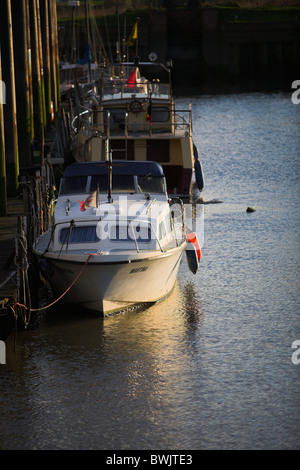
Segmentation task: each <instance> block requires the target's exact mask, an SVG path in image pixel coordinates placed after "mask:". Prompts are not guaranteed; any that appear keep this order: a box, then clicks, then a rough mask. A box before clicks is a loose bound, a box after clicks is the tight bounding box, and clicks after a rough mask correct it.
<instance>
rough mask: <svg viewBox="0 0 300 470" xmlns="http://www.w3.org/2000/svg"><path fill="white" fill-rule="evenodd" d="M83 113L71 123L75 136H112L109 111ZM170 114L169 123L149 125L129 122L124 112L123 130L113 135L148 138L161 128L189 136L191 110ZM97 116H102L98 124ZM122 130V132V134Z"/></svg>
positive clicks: (86, 109) (84, 110)
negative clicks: (83, 134) (185, 133)
mask: <svg viewBox="0 0 300 470" xmlns="http://www.w3.org/2000/svg"><path fill="white" fill-rule="evenodd" d="M81 108H82V109H83V111H81V112H80V113H79V114H78V115H77V116H76V117H75V118H74V119H73V121H72V130H73V132H74V133H75V134H77V133H78V132H79V131H81V132H83V133H85V134H86V135H87V136H88V137H91V136H97V135H102V136H107V137H108V138H109V137H110V136H111V135H112V134H114V130H113V129H112V128H111V122H110V116H111V113H110V111H109V110H96V111H94V110H92V109H90V108H84V107H81ZM170 113H171V120H170V121H155V122H152V123H151V125H150V123H147V122H146V121H145V122H142V123H139V122H129V120H128V117H129V116H128V112H127V111H126V110H124V129H121V128H119V129H118V132H115V135H119V134H120V133H122V134H123V133H124V136H125V137H128V136H129V135H132V134H134V135H136V134H137V133H140V134H149V135H150V136H151V135H152V134H153V132H155V128H156V129H159V130H161V129H162V128H165V129H168V128H170V130H171V132H172V133H173V134H175V133H176V131H177V130H183V131H184V130H186V131H187V132H188V133H189V135H191V131H192V117H191V116H192V113H191V109H189V110H186V109H182V110H181V109H180V110H175V109H172V110H170ZM181 113H188V114H189V118H188V120H187V119H186V117H185V116H183V115H182V114H181ZM98 115H102V119H101V120H100V122H99V121H98V119H97V116H98ZM122 130H123V132H122Z"/></svg>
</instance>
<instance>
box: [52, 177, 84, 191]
mask: <svg viewBox="0 0 300 470" xmlns="http://www.w3.org/2000/svg"><path fill="white" fill-rule="evenodd" d="M86 185H87V176H71V177H67V178H62V181H61V187H60V192H59V194H60V195H61V194H81V193H86Z"/></svg>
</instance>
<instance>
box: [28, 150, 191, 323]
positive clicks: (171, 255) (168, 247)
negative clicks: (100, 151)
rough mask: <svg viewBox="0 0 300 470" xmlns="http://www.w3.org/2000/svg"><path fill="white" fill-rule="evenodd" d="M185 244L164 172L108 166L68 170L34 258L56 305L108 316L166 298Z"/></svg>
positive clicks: (134, 165)
mask: <svg viewBox="0 0 300 470" xmlns="http://www.w3.org/2000/svg"><path fill="white" fill-rule="evenodd" d="M188 245H189V242H188V238H187V237H186V233H185V225H184V214H183V205H181V204H175V205H174V201H173V203H172V202H171V201H170V199H169V198H168V195H167V191H166V182H165V176H164V173H163V170H162V167H161V166H160V165H159V164H158V163H156V162H146V161H144V162H143V161H142V162H134V161H124V160H123V161H122V160H116V161H112V160H111V159H109V160H108V161H103V162H76V163H73V164H71V165H70V166H68V167H67V168H66V169H65V172H64V175H63V177H62V179H61V184H60V190H59V196H58V199H57V203H56V206H55V210H54V215H53V221H52V223H51V226H50V228H49V230H48V231H47V232H45V233H44V234H42V235H41V236H40V237H39V238H38V239H37V240H36V243H35V246H34V253H35V255H36V256H37V257H38V259H39V264H40V268H41V270H42V272H43V274H44V276H47V279H48V280H49V282H50V285H51V287H52V290H53V293H54V294H56V297H57V298H61V301H62V302H66V303H69V304H77V305H81V306H83V307H84V308H88V309H92V310H96V311H97V312H99V313H101V314H102V315H107V314H110V313H112V312H117V311H120V310H124V309H128V308H129V307H131V306H133V305H136V304H145V303H153V302H156V301H158V300H160V299H162V298H164V297H165V296H167V295H168V294H169V293H170V292H171V291H172V289H173V286H174V283H175V280H176V276H177V271H178V268H179V264H180V261H181V258H182V255H183V253H184V251H185V250H186V248H187V246H188ZM194 261H195V259H194Z"/></svg>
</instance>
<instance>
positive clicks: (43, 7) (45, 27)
mask: <svg viewBox="0 0 300 470" xmlns="http://www.w3.org/2000/svg"><path fill="white" fill-rule="evenodd" d="M40 18H41V33H42V50H43V58H44V62H43V67H44V89H45V119H46V121H45V122H46V129H47V130H49V129H50V128H51V122H52V110H51V101H52V99H51V68H50V43H49V40H50V37H49V9H48V0H40Z"/></svg>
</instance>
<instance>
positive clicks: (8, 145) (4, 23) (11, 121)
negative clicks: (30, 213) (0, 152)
mask: <svg viewBox="0 0 300 470" xmlns="http://www.w3.org/2000/svg"><path fill="white" fill-rule="evenodd" d="M1 7H2V8H1V15H0V42H1V59H2V77H3V78H2V80H3V81H4V83H5V88H6V104H5V107H4V110H3V111H4V135H5V153H6V179H7V195H8V196H11V197H15V196H16V194H17V189H18V175H19V154H18V130H17V111H16V91H15V71H14V50H13V34H12V20H11V0H2V2H1ZM4 64H5V67H4Z"/></svg>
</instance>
